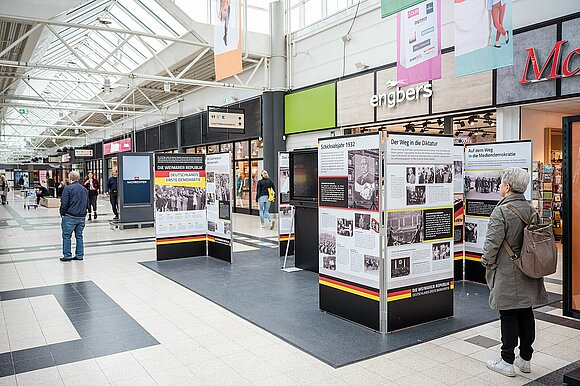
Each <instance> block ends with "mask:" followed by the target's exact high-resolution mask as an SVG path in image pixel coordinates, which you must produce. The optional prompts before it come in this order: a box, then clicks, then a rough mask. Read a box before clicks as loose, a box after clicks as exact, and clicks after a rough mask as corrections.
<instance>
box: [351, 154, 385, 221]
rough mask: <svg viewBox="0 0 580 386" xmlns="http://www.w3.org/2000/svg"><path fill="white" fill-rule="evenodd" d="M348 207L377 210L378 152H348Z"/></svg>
mask: <svg viewBox="0 0 580 386" xmlns="http://www.w3.org/2000/svg"><path fill="white" fill-rule="evenodd" d="M348 185H349V187H348V190H349V193H350V192H352V194H349V198H348V207H349V208H360V209H371V210H378V208H379V152H378V150H351V151H349V152H348Z"/></svg>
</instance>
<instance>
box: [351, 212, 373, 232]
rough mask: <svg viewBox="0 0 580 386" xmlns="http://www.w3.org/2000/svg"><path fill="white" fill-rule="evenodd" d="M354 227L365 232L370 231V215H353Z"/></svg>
mask: <svg viewBox="0 0 580 386" xmlns="http://www.w3.org/2000/svg"><path fill="white" fill-rule="evenodd" d="M354 227H355V228H357V229H362V230H365V231H368V230H369V229H371V215H370V214H368V213H355V214H354Z"/></svg>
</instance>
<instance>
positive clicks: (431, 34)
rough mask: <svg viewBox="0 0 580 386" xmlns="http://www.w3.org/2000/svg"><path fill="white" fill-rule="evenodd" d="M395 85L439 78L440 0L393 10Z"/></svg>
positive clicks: (431, 0) (428, 0)
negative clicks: (395, 13)
mask: <svg viewBox="0 0 580 386" xmlns="http://www.w3.org/2000/svg"><path fill="white" fill-rule="evenodd" d="M397 34H398V35H397V42H398V44H397V84H398V85H399V86H400V87H403V86H409V85H412V84H415V83H422V82H428V81H430V80H433V79H440V78H441V0H427V1H424V2H422V3H420V4H418V5H417V6H414V7H411V8H407V9H405V10H404V11H401V12H399V13H397Z"/></svg>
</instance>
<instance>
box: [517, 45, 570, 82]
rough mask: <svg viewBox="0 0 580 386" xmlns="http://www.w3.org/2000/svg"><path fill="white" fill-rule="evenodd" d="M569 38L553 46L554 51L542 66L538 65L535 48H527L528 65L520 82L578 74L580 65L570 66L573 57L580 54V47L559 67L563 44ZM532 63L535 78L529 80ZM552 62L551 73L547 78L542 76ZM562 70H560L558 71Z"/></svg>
mask: <svg viewBox="0 0 580 386" xmlns="http://www.w3.org/2000/svg"><path fill="white" fill-rule="evenodd" d="M567 42H568V41H567V40H560V41H559V42H557V43H556V45H554V48H552V52H550V55H548V58H547V59H546V61H545V62H544V65H543V66H542V68H539V67H538V57H537V55H536V50H535V49H534V48H526V51H527V53H528V57H527V59H526V66H525V67H524V73H523V75H522V79H521V80H520V82H519V83H520V84H526V83H531V82H540V81H543V80H548V79H556V78H568V77H570V76H574V75H578V74H579V73H580V67H576V68H575V69H572V68H570V64H571V62H572V58H574V56H575V55H580V48H576V49H575V50H574V51H572V52H570V53H569V54H568V56H566V58H565V59H564V61H563V62H562V65H561V66H560V67H561V68H558V67H559V65H560V59H561V57H560V56H561V52H562V46H563V45H564V44H565V43H567ZM530 63H531V64H532V69H533V70H534V75H535V79H531V80H528V78H527V76H528V70H529V68H530ZM550 63H552V66H551V68H550V75H548V76H547V77H545V78H542V75H543V74H544V72H545V71H546V70H547V69H548V65H549V64H550ZM558 70H560V71H561V72H560V71H558Z"/></svg>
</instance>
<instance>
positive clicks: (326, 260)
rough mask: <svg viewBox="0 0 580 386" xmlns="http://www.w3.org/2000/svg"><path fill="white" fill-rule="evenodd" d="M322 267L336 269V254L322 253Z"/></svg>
mask: <svg viewBox="0 0 580 386" xmlns="http://www.w3.org/2000/svg"><path fill="white" fill-rule="evenodd" d="M322 268H324V269H329V270H331V271H336V256H334V255H333V256H328V255H324V256H323V257H322Z"/></svg>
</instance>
